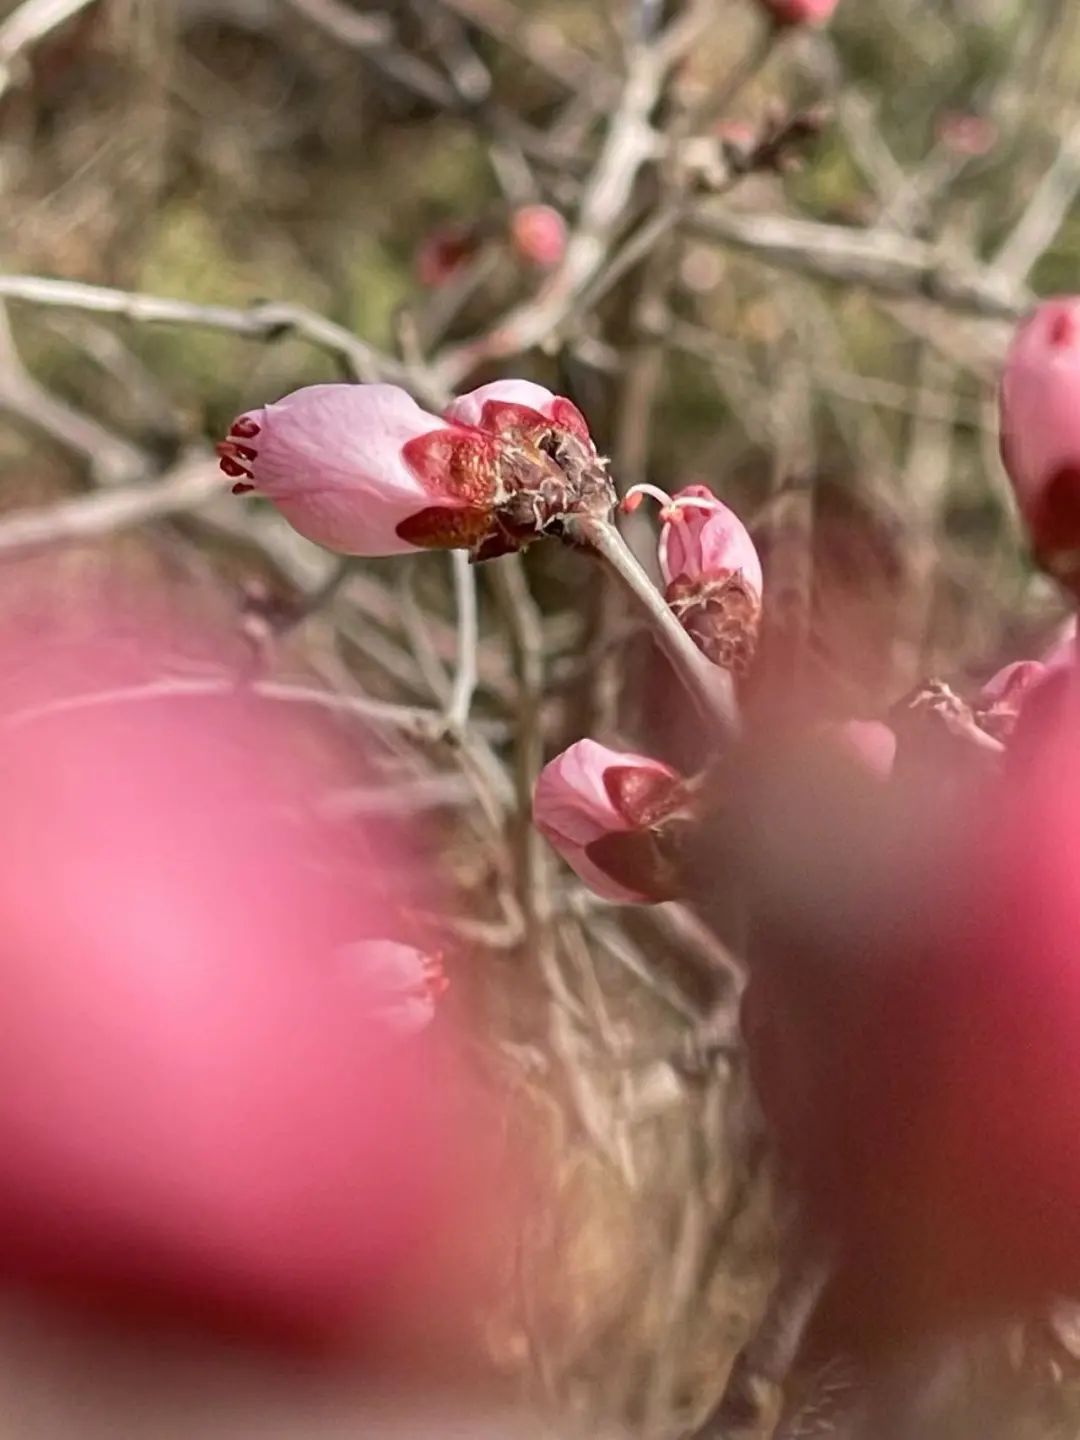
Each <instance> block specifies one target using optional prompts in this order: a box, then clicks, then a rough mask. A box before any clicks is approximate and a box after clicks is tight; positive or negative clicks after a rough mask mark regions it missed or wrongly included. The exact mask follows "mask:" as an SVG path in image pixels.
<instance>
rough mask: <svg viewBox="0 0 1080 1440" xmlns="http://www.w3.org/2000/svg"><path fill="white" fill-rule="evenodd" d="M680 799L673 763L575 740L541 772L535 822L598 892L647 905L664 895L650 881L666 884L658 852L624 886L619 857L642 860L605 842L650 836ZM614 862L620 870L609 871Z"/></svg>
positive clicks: (677, 779) (675, 807)
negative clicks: (633, 880) (610, 850)
mask: <svg viewBox="0 0 1080 1440" xmlns="http://www.w3.org/2000/svg"><path fill="white" fill-rule="evenodd" d="M682 798H683V785H682V779H681V777H680V776H679V775H678V774H677V773H676V771H674V770H672V769H671V767H670V766H668V765H664V764H663V763H662V762H661V761H659V760H653V759H651V758H650V757H649V756H647V755H634V754H630V753H627V752H624V751H619V750H611V749H609V748H608V746H606V745H600V744H598V743H597V741H595V740H579V741H578V742H577V743H576V744H575V745H571V746H570V748H569V749H568V750H564V751H563V752H562V754H561V755H557V756H556V757H555V759H554V760H551V761H549V763H548V764H547V765H545V766H544V768H543V770H542V771H541V772H540V776H539V779H538V780H537V782H536V790H535V793H534V795H533V820H534V822H535V824H536V827H537V829H538V830H539V831H540V833H541V834H542V835H543V836H544V837H545V838H546V839H547V840H548V841H549V842H550V844H551V845H552V846H553V848H554V849H556V850H557V851H558V852H559V854H560V855H561V856H562V857H563V859H564V860H565V861H566V862H567V864H568V865H569V866H570V867H571V869H572V870H574V871H575V872H576V873H577V875H578V876H579V877H580V878H581V879H582V880H584V882H585V884H586V885H588V887H589V889H590V890H592V891H593V892H594V893H595V894H597V895H600V896H602V897H603V898H604V899H605V900H617V901H621V902H623V903H627V902H629V903H639V904H640V903H648V902H651V901H655V900H656V899H658V898H668V897H666V896H658V895H657V894H656V893H655V884H656V883H657V882H659V883H661V884H663V878H664V877H662V875H661V870H662V868H663V867H662V865H661V863H660V862H661V857H660V856H655V857H652V856H649V855H648V854H646V855H645V856H644V865H643V866H642V871H643V873H642V876H641V881H642V883H641V885H640V886H635V885H634V884H632V883H626V882H627V878H628V877H627V875H626V874H623V873H622V872H623V871H624V869H625V868H626V866H625V864H624V863H623V862H624V860H630V861H631V862H632V863H634V864H635V867H636V863H637V862H638V860H639V859H641V858H642V857H640V856H639V855H637V854H633V853H631V855H628V856H623V855H622V854H620V853H618V852H616V854H615V855H614V856H612V855H610V854H605V849H606V842H608V841H609V840H611V839H612V837H621V836H644V837H646V840H647V839H648V831H649V830H650V829H651V828H652V827H653V826H656V825H657V824H659V823H661V822H662V821H663V820H665V819H667V818H668V817H669V816H670V815H671V814H672V813H673V812H674V811H675V810H677V809H678V808H679V805H680V803H681V801H682ZM612 860H614V862H615V864H614V866H613V867H612V869H614V870H617V871H618V872H619V874H618V875H616V874H615V873H612V870H609V868H608V865H611V862H612ZM605 861H607V865H606V864H605V863H604V862H605ZM650 870H653V871H655V873H654V874H650V873H649V871H650ZM635 878H636V877H635Z"/></svg>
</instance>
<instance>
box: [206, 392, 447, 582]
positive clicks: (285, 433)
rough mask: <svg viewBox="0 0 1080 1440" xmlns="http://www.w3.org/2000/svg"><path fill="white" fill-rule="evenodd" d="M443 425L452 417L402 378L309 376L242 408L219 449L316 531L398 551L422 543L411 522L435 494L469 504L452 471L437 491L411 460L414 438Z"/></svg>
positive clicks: (291, 516)
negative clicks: (406, 535)
mask: <svg viewBox="0 0 1080 1440" xmlns="http://www.w3.org/2000/svg"><path fill="white" fill-rule="evenodd" d="M440 431H442V432H446V431H447V426H446V422H445V421H443V420H440V419H439V417H438V416H435V415H429V414H428V413H427V412H426V411H425V410H422V409H421V408H420V406H419V405H417V403H416V401H415V400H413V398H412V397H411V396H410V395H408V394H407V393H406V392H405V391H404V390H402V389H400V388H399V387H398V386H396V385H344V384H342V385H308V386H306V387H304V388H303V389H301V390H296V391H294V392H293V393H292V394H291V395H286V396H285V397H284V398H283V399H281V400H278V401H275V402H274V403H273V404H270V405H266V406H264V407H263V408H262V409H261V410H252V411H249V412H248V413H247V414H246V415H242V416H240V417H239V418H238V419H237V420H236V421H235V422H234V423H233V427H232V432H231V434H230V436H229V439H228V440H226V441H225V442H224V443H223V445H222V446H220V447H219V449H220V451H221V455H222V466H223V468H225V469H226V473H227V474H229V475H231V476H233V477H234V478H239V479H240V480H241V481H243V480H244V479H246V480H247V481H249V482H250V487H249V488H254V489H256V490H258V491H259V492H260V493H261V494H263V495H265V496H266V497H267V498H268V499H269V500H271V501H273V503H274V505H275V506H276V507H277V508H278V509H279V510H280V511H281V513H282V514H283V515H284V516H285V518H286V519H287V520H288V521H289V523H290V525H292V526H293V528H294V529H295V530H298V531H299V532H300V534H301V535H304V536H306V537H307V538H308V539H309V540H314V541H315V542H316V543H317V544H320V545H325V546H327V547H328V548H329V549H332V550H337V551H339V552H340V553H342V554H347V555H395V554H399V553H405V552H407V551H409V550H412V549H414V548H415V547H414V546H413V545H411V544H410V543H409V542H408V541H406V540H403V539H402V538H401V535H400V534H399V527H400V525H401V524H402V522H404V521H407V520H408V519H410V518H411V517H413V516H415V515H416V514H417V513H419V512H420V511H422V510H424V509H425V508H427V507H429V506H431V505H432V504H434V503H438V505H439V506H440V507H441V508H449V509H453V508H456V507H460V506H463V505H464V504H465V503H466V502H465V499H463V498H462V497H460V496H455V495H454V494H453V493H452V489H451V486H450V484H449V477H448V480H447V484H446V485H445V486H443V487H442V488H441V489H439V490H434V488H433V486H432V484H431V483H430V479H429V478H428V477H427V476H425V475H421V474H418V473H417V470H416V469H415V468H414V467H413V466H410V464H409V463H408V460H407V456H406V452H405V447H406V446H407V445H408V444H409V442H415V441H417V440H419V439H420V438H421V437H425V436H429V435H432V434H434V433H437V432H440ZM240 488H245V487H244V486H243V484H241V487H240Z"/></svg>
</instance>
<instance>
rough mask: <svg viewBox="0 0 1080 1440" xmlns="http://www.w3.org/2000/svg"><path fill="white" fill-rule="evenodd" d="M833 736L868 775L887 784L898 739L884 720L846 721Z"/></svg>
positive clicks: (833, 731) (835, 730)
mask: <svg viewBox="0 0 1080 1440" xmlns="http://www.w3.org/2000/svg"><path fill="white" fill-rule="evenodd" d="M831 731H832V734H834V735H835V736H836V738H837V739H838V740H839V741H840V743H841V744H842V745H843V746H844V748H845V749H846V750H847V751H848V753H849V754H851V755H852V756H853V757H854V758H855V759H857V760H859V761H860V762H861V763H862V764H863V765H864V766H865V767H866V768H867V769H868V770H869V771H871V772H872V773H873V774H875V775H878V776H880V777H881V779H882V780H887V779H888V778H889V776H890V775H891V774H892V768H893V761H894V760H895V759H896V735H895V733H894V731H893V730H891V729H890V728H889V726H888V725H886V724H885V723H884V722H883V721H881V720H845V721H843V722H842V723H841V724H839V725H835V726H833V727H831Z"/></svg>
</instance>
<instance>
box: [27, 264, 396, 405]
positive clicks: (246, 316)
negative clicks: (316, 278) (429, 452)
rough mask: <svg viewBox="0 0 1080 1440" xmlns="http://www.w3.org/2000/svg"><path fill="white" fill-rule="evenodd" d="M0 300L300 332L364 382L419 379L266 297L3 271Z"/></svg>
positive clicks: (213, 326)
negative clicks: (250, 301)
mask: <svg viewBox="0 0 1080 1440" xmlns="http://www.w3.org/2000/svg"><path fill="white" fill-rule="evenodd" d="M0 299H9V300H24V301H26V302H28V303H29V304H32V305H55V306H60V307H62V308H65V309H69V310H85V311H89V312H91V313H95V314H99V315H116V316H119V317H120V318H121V319H124V320H131V321H134V322H136V323H139V324H145V325H196V326H204V327H205V328H207V329H209V330H223V331H225V332H227V333H228V334H231V335H242V336H246V337H247V338H248V339H251V340H278V339H281V337H282V336H285V335H297V336H299V337H300V338H301V339H302V340H307V341H309V342H310V343H311V344H312V345H317V346H318V347H319V348H320V349H322V350H326V351H328V352H329V353H330V354H332V355H334V356H336V357H337V358H338V359H340V360H342V361H344V362H345V364H346V365H347V366H348V367H349V369H350V370H351V372H352V373H353V375H355V376H356V378H358V379H360V380H390V381H394V382H396V383H398V384H409V383H411V382H412V381H413V380H414V379H415V377H414V376H411V375H410V372H409V371H408V368H407V367H406V366H404V365H403V364H401V362H400V361H397V360H394V359H393V358H392V357H391V356H389V355H384V354H383V353H382V352H381V351H379V350H376V349H375V347H374V346H372V345H368V344H367V343H366V342H365V341H363V340H360V339H358V338H357V336H355V335H354V334H352V332H351V331H349V330H346V329H345V327H344V326H343V325H335V324H334V322H333V321H332V320H327V319H326V318H325V316H322V315H318V314H316V313H315V311H313V310H308V309H306V308H305V307H304V306H303V305H290V304H286V303H283V302H278V301H267V302H263V303H260V304H258V305H252V306H251V307H250V309H247V310H237V309H234V308H232V307H230V306H227V305H199V304H197V303H195V302H194V301H191V300H174V299H171V298H168V297H166V296H161V295H142V294H139V293H137V292H135V291H130V290H113V289H110V288H109V287H107V286H104V285H85V284H82V283H80V282H78V281H74V280H53V279H50V278H46V277H45V276H39V275H0Z"/></svg>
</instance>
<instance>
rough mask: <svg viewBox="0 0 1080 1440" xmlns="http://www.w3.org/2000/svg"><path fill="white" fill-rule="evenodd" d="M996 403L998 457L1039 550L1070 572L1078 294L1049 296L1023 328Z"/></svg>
mask: <svg viewBox="0 0 1080 1440" xmlns="http://www.w3.org/2000/svg"><path fill="white" fill-rule="evenodd" d="M1000 404H1001V455H1002V460H1003V461H1004V464H1005V468H1006V470H1007V471H1008V474H1009V479H1010V480H1011V481H1012V485H1013V489H1014V491H1015V492H1016V499H1017V503H1018V504H1019V507H1020V511H1021V514H1022V515H1023V517H1024V519H1025V520H1026V522H1027V525H1028V528H1029V530H1030V532H1031V536H1032V539H1033V541H1034V545H1035V550H1036V553H1037V554H1038V555H1039V556H1040V558H1041V559H1042V560H1043V561H1044V562H1045V563H1047V564H1048V565H1049V566H1050V567H1051V568H1052V569H1053V568H1055V562H1057V563H1058V564H1064V565H1065V567H1066V569H1068V570H1071V569H1072V567H1074V566H1075V552H1076V551H1077V550H1080V297H1067V298H1061V299H1056V300H1048V301H1046V302H1045V303H1044V304H1042V305H1040V306H1039V307H1038V309H1036V310H1035V312H1034V314H1032V315H1031V316H1029V317H1028V319H1027V320H1025V321H1024V323H1023V324H1022V325H1021V326H1020V328H1019V330H1018V331H1017V333H1016V336H1015V338H1014V340H1013V343H1012V346H1011V348H1010V350H1009V353H1008V357H1007V359H1006V362H1005V370H1004V374H1003V376H1002V381H1001V394H1000ZM1062 578H1066V579H1067V578H1069V577H1068V575H1065V576H1063V577H1062Z"/></svg>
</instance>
